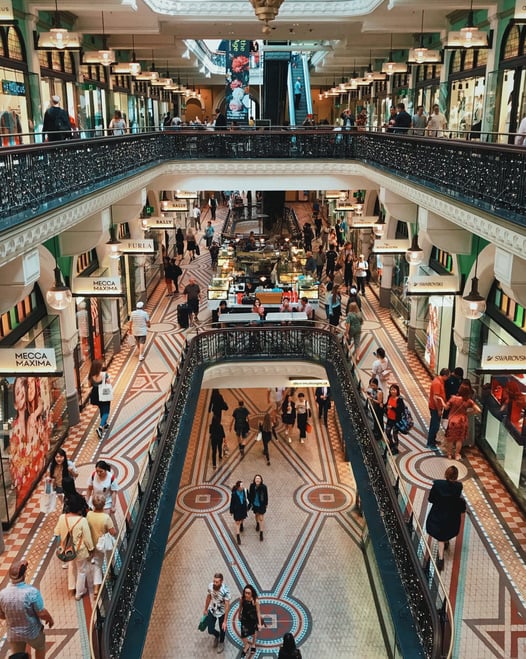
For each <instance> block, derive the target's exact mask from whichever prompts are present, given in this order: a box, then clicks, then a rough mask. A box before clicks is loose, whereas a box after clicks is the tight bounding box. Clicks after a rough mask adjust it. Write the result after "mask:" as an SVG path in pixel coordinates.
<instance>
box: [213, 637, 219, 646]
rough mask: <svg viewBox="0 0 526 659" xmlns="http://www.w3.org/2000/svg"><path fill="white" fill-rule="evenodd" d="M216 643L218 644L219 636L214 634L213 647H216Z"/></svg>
mask: <svg viewBox="0 0 526 659" xmlns="http://www.w3.org/2000/svg"><path fill="white" fill-rule="evenodd" d="M218 645H219V638H218V637H217V636H216V637H215V638H214V642H213V644H212V647H213V648H217V646H218Z"/></svg>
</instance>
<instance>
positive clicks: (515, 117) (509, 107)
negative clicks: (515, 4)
mask: <svg viewBox="0 0 526 659" xmlns="http://www.w3.org/2000/svg"><path fill="white" fill-rule="evenodd" d="M525 37H526V25H515V24H512V23H510V25H509V26H508V28H507V30H506V32H505V33H504V37H503V40H502V45H501V54H500V64H499V70H498V71H492V72H491V73H490V74H489V76H488V81H489V88H490V89H491V90H494V91H493V94H494V98H495V101H496V108H495V117H494V128H493V130H494V131H497V132H498V133H499V137H498V141H499V142H500V143H502V144H508V143H509V144H513V142H514V137H513V136H509V135H508V133H516V132H517V129H518V127H519V124H520V122H521V119H522V118H523V117H524V116H526V46H525Z"/></svg>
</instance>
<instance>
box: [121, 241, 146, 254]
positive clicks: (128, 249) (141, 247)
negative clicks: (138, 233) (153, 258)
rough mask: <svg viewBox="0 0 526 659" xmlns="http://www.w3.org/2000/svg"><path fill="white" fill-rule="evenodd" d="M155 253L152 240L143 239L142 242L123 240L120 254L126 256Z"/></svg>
mask: <svg viewBox="0 0 526 659" xmlns="http://www.w3.org/2000/svg"><path fill="white" fill-rule="evenodd" d="M154 251H155V249H154V247H153V239H152V238H143V239H142V240H132V239H131V238H128V239H127V240H121V244H120V247H119V252H122V253H124V254H145V253H148V254H153V253H154Z"/></svg>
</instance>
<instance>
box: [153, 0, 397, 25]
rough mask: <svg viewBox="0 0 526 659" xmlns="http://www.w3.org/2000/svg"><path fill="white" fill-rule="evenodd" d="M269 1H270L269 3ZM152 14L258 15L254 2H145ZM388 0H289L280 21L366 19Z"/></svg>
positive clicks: (167, 0)
mask: <svg viewBox="0 0 526 659" xmlns="http://www.w3.org/2000/svg"><path fill="white" fill-rule="evenodd" d="M267 1H268V0H267ZM143 2H144V4H145V5H147V6H148V7H149V8H150V9H151V10H152V11H154V12H156V13H158V14H163V15H166V16H180V17H181V18H192V17H200V18H202V17H203V16H212V15H214V14H218V15H220V16H223V17H228V18H230V17H232V18H238V19H239V18H242V19H244V18H248V17H249V16H253V15H254V13H253V12H254V9H253V7H252V4H251V3H252V0H230V1H228V0H215V1H214V0H143ZM383 2H384V0H323V2H319V1H318V0H285V1H284V2H281V4H282V7H281V10H280V18H281V19H283V18H286V19H288V20H290V19H293V18H309V19H311V20H315V19H318V20H319V19H323V17H325V16H327V17H328V18H331V19H334V16H341V17H342V19H343V18H350V17H355V16H365V15H367V14H370V13H371V12H373V11H374V10H375V9H376V8H377V7H379V6H380V5H381V4H382V3H383Z"/></svg>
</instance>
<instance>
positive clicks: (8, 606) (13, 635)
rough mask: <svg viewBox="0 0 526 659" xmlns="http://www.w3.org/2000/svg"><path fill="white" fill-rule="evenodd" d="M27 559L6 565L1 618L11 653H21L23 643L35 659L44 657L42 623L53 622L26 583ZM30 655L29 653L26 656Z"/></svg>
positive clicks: (0, 608) (37, 596)
mask: <svg viewBox="0 0 526 659" xmlns="http://www.w3.org/2000/svg"><path fill="white" fill-rule="evenodd" d="M26 571H27V561H15V562H14V563H12V565H11V567H10V568H9V584H8V585H7V586H6V587H5V588H4V589H3V590H2V591H0V618H1V619H2V620H5V621H6V624H7V641H8V643H9V648H10V650H11V652H12V654H17V653H20V654H23V653H24V652H25V650H26V645H30V646H31V647H32V648H33V649H34V650H35V657H36V659H44V657H45V656H46V639H45V636H44V625H43V623H46V624H47V625H49V627H53V625H54V621H53V618H52V616H51V614H50V613H49V611H48V610H47V609H45V608H44V600H43V599H42V595H41V594H40V591H39V590H38V589H37V588H34V587H33V586H29V585H28V584H26V583H25V576H26ZM28 656H29V655H28Z"/></svg>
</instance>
